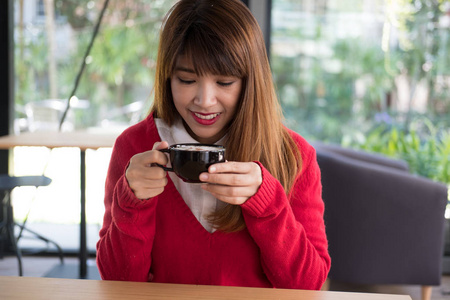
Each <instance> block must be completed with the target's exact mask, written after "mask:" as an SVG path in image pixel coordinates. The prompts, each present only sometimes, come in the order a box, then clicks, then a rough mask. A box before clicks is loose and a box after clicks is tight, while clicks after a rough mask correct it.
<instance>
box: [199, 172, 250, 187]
mask: <svg viewBox="0 0 450 300" xmlns="http://www.w3.org/2000/svg"><path fill="white" fill-rule="evenodd" d="M199 178H200V180H201V181H203V182H208V183H213V184H220V185H228V186H247V185H251V184H252V183H253V182H254V178H252V176H250V175H249V174H247V173H245V174H240V173H202V174H200V177H199Z"/></svg>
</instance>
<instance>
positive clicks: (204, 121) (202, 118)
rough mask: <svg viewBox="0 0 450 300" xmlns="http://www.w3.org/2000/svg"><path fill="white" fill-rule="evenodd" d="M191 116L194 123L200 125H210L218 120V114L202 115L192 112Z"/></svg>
mask: <svg viewBox="0 0 450 300" xmlns="http://www.w3.org/2000/svg"><path fill="white" fill-rule="evenodd" d="M192 116H193V117H194V119H195V121H197V123H199V124H201V125H212V124H214V123H216V122H217V120H218V119H219V116H220V113H212V114H204V113H198V112H192Z"/></svg>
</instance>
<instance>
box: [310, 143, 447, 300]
mask: <svg viewBox="0 0 450 300" xmlns="http://www.w3.org/2000/svg"><path fill="white" fill-rule="evenodd" d="M313 145H314V147H315V148H316V151H317V158H318V162H319V166H320V169H321V172H322V184H323V199H324V202H325V225H326V230H327V236H328V240H329V252H330V256H331V259H332V263H331V270H330V274H329V278H330V279H331V280H337V281H340V282H347V283H352V284H374V285H378V284H414V285H421V286H422V295H423V296H422V298H423V299H429V298H430V297H431V286H433V285H439V284H440V281H441V276H442V258H443V245H444V211H445V207H446V204H447V187H446V186H445V185H444V184H441V183H438V182H434V181H431V180H429V179H426V178H423V177H419V176H415V175H412V174H411V173H409V171H408V165H407V164H406V163H405V162H403V161H399V160H393V159H390V158H386V157H384V156H381V155H377V154H370V153H366V152H362V151H356V150H351V149H345V148H342V147H340V146H335V145H329V144H323V143H313Z"/></svg>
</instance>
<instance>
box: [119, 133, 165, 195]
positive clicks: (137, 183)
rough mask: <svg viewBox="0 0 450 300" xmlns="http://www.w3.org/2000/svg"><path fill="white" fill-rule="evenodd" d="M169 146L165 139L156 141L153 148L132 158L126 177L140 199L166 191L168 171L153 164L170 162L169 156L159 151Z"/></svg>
mask: <svg viewBox="0 0 450 300" xmlns="http://www.w3.org/2000/svg"><path fill="white" fill-rule="evenodd" d="M168 147H169V144H168V143H167V142H165V141H163V142H156V143H155V144H154V145H153V150H150V151H146V152H142V153H138V154H136V155H134V156H133V157H132V158H131V159H130V163H129V165H128V168H127V170H126V172H125V177H126V178H127V181H128V185H129V186H130V188H131V189H132V190H133V192H134V194H135V195H136V197H137V198H138V199H149V198H152V197H155V196H158V195H159V194H161V193H162V192H163V191H164V187H165V186H166V185H167V176H166V171H164V170H163V169H162V168H160V167H157V166H153V164H155V163H157V164H160V165H165V164H167V163H168V159H167V156H166V155H165V154H164V153H162V152H160V151H158V150H159V149H166V148H168Z"/></svg>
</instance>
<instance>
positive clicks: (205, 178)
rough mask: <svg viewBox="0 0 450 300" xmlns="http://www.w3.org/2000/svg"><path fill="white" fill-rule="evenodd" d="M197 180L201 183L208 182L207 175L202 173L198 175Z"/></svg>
mask: <svg viewBox="0 0 450 300" xmlns="http://www.w3.org/2000/svg"><path fill="white" fill-rule="evenodd" d="M199 179H200V180H201V181H205V180H208V174H207V173H202V174H200V177H199Z"/></svg>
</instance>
